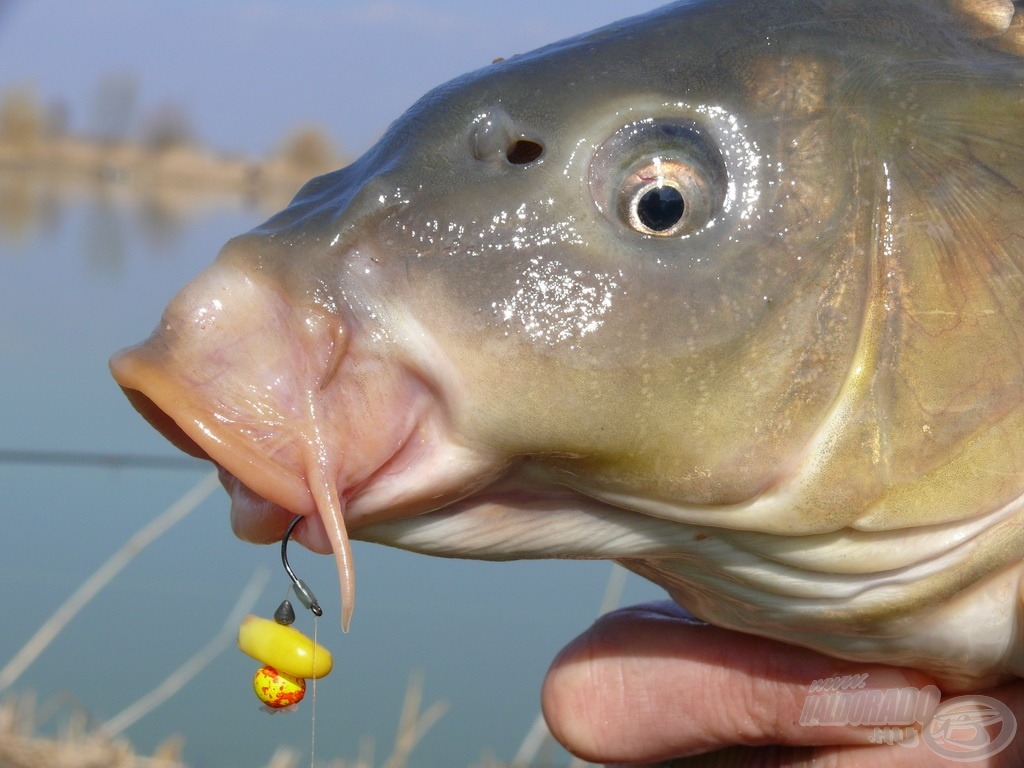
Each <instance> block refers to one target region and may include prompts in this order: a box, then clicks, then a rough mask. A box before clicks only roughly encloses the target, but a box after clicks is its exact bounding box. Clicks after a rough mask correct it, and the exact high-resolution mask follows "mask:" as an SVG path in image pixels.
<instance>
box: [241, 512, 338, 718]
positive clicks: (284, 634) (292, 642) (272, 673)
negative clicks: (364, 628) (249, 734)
mask: <svg viewBox="0 0 1024 768" xmlns="http://www.w3.org/2000/svg"><path fill="white" fill-rule="evenodd" d="M300 520H302V515H297V516H296V517H295V518H294V519H293V520H292V521H291V523H289V525H288V530H286V531H285V534H284V538H283V539H281V562H282V563H283V564H284V570H285V572H287V574H288V578H289V579H291V581H292V584H291V589H292V590H293V591H294V592H295V596H296V597H297V598H298V600H299V602H300V603H302V605H303V606H304V607H305V608H308V609H309V610H310V612H311V613H312V614H313V616H314V619H313V636H314V637H315V636H316V618H315V617H318V616H322V615H323V609H322V608H320V604H319V603H318V602H317V600H316V596H315V595H314V594H313V592H312V590H310V588H309V587H308V586H307V585H306V582H304V581H303V580H302V579H300V578H299V577H298V576H296V575H295V571H293V570H292V567H291V565H289V563H288V539H290V538H291V535H292V531H293V530H294V529H295V526H296V525H298V524H299V521H300ZM294 621H295V609H294V608H292V604H291V602H290V601H288V600H284V601H282V602H281V605H279V606H278V608H277V610H276V611H274V618H273V620H271V619H263V618H260V617H259V616H253V615H252V614H249V615H248V616H246V617H245V619H243V620H242V624H241V626H239V628H238V647H239V648H240V649H241V650H242V651H243V652H244V653H247V654H248V655H250V656H252V657H253V658H254V659H256V661H259V662H261V663H262V664H263V665H264V666H262V667H261V668H260V669H259V670H257V672H256V676H255V677H254V678H253V681H252V686H253V690H254V691H255V692H256V697H257V698H258V699H259V700H260V701H262V702H263V703H264V704H266V705H267V706H268V707H270V708H271V709H275V710H277V709H284V708H286V707H291V706H293V705H295V704H298V703H299V702H300V701H302V697H303V696H305V695H306V678H310V679H313V680H316V679H317V678H321V677H324V676H325V675H327V674H328V673H329V672H330V671H331V667H332V666H333V664H334V661H333V660H332V659H331V652H330V651H328V650H327V649H326V648H324V647H323V646H322V645H319V644H318V643H317V642H316V640H313V639H310V638H309V637H307V636H306V635H304V634H302V632H300V631H299V630H297V629H295V628H294V627H293V626H292V623H293V622H294Z"/></svg>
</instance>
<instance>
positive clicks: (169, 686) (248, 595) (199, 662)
mask: <svg viewBox="0 0 1024 768" xmlns="http://www.w3.org/2000/svg"><path fill="white" fill-rule="evenodd" d="M269 580H270V572H269V571H268V570H267V569H266V568H260V569H259V570H257V571H256V572H255V573H254V574H253V575H252V577H251V578H250V579H249V582H248V583H247V584H246V585H245V589H243V590H242V594H241V595H239V596H238V600H237V601H236V602H235V605H234V607H233V608H232V609H231V611H230V613H229V614H228V617H227V619H225V621H224V625H223V626H222V627H221V629H220V632H218V633H217V634H216V635H215V636H214V637H213V638H212V639H211V640H210V641H209V642H208V643H206V645H204V646H203V647H202V648H200V649H199V650H198V651H197V652H196V653H195V655H193V656H192V657H191V658H190V659H188V661H186V662H185V663H184V664H182V665H181V666H180V667H178V668H177V669H176V670H174V671H173V672H172V673H171V674H170V675H168V676H167V677H166V678H165V679H164V680H163V682H161V683H160V684H159V685H158V686H157V687H156V688H154V689H153V690H152V691H150V692H149V693H147V694H146V695H145V696H142V697H141V698H140V699H139V700H138V701H136V702H135V703H134V704H131V705H130V706H128V707H125V708H124V709H123V710H121V712H119V713H118V714H116V715H114V716H113V717H112V718H110V719H109V720H107V722H105V723H104V724H103V725H102V726H100V729H101V730H102V731H103V732H104V733H106V734H107V736H116V735H117V734H119V733H121V732H122V731H124V730H125V729H126V728H128V727H129V726H131V725H133V724H134V723H135V722H137V721H138V720H140V719H141V718H143V717H145V716H146V715H148V714H149V713H150V712H152V711H153V710H154V709H156V708H157V707H159V706H160V705H161V704H163V703H164V702H165V701H167V700H168V699H169V698H171V697H172V696H173V695H174V694H176V693H177V692H178V691H180V690H181V689H182V688H184V687H185V685H186V684H187V683H188V681H189V680H191V679H192V678H194V677H195V676H196V675H198V674H199V673H200V672H201V671H202V670H203V669H204V668H205V667H206V666H207V665H208V664H209V663H210V662H211V661H213V660H214V659H215V658H216V657H217V656H218V655H220V654H221V653H222V652H223V651H224V649H225V648H227V647H228V645H230V644H231V641H232V640H233V639H234V638H235V636H236V634H237V632H238V625H239V624H241V623H242V619H243V618H245V614H247V613H248V612H249V611H251V610H252V607H253V606H254V605H255V604H256V601H257V600H259V597H260V595H261V594H262V593H263V590H264V589H265V588H266V586H267V582H268V581H269Z"/></svg>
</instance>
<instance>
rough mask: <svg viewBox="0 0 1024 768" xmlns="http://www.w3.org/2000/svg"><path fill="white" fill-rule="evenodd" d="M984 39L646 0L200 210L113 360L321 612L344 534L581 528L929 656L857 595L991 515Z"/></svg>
mask: <svg viewBox="0 0 1024 768" xmlns="http://www.w3.org/2000/svg"><path fill="white" fill-rule="evenodd" d="M1008 5H1009V8H1010V14H1009V17H1008V20H1007V21H1006V23H1005V24H1002V27H1000V28H999V29H998V30H996V32H999V33H1000V34H1002V33H1006V34H1009V32H1007V31H1006V30H1007V29H1008V28H1019V27H1020V24H1019V21H1020V20H1019V19H1017V20H1015V21H1014V22H1013V24H1016V27H1013V25H1012V24H1010V22H1009V19H1012V18H1013V7H1012V4H1008ZM959 6H963V7H968V6H970V3H960V4H959ZM959 6H958V7H959ZM1019 13H1020V12H1019V11H1018V15H1019ZM1007 25H1010V27H1008V26H1007ZM996 26H997V27H998V26H999V22H997V23H996ZM1011 31H1012V29H1011ZM1014 34H1015V33H1014ZM1015 39H1016V38H1013V39H1010V38H1001V37H999V36H998V35H997V34H996V33H995V32H993V30H992V29H987V31H978V30H977V29H975V28H973V27H971V25H969V24H967V23H965V22H964V20H963V19H962V18H960V17H958V16H956V15H955V14H954V13H953V12H952V11H950V10H948V9H947V8H946V7H945V6H943V5H942V4H940V3H931V2H923V1H922V2H919V3H904V4H899V5H893V4H889V3H874V2H852V1H851V2H838V3H835V4H833V5H830V6H827V7H826V6H823V5H822V4H819V3H816V2H806V3H805V2H797V3H787V4H785V5H784V6H781V5H768V6H766V5H765V4H763V3H752V2H722V3H715V4H711V3H682V4H677V5H673V6H669V7H667V8H665V9H662V10H660V11H657V12H655V13H652V14H648V15H646V16H642V17H638V18H636V19H632V20H627V21H625V22H622V23H620V24H617V25H613V26H610V27H607V28H604V29H602V30H598V31H596V32H593V33H591V34H588V35H583V36H580V37H578V38H574V39H571V40H567V41H564V42H562V43H558V44H555V45H552V46H549V47H547V48H543V49H540V50H539V51H536V52H534V53H530V54H526V55H523V56H516V57H514V58H512V59H510V60H507V61H501V62H498V63H495V64H493V65H492V66H489V67H487V68H485V69H483V70H480V71H479V72H475V73H472V74H470V75H467V76H465V77H463V78H461V79H458V80H455V81H453V82H451V83H448V84H446V85H444V86H441V87H440V88H438V89H436V90H434V91H432V92H431V93H429V94H427V95H426V96H425V97H424V98H423V99H421V100H420V101H419V102H418V103H417V104H416V105H414V106H413V107H412V108H411V109H410V110H409V111H408V112H407V113H406V114H405V115H404V116H403V117H402V118H400V119H399V120H398V121H397V122H396V123H394V124H393V125H392V126H391V128H390V129H389V131H388V132H387V133H386V134H385V136H384V137H383V138H382V139H381V140H380V141H379V142H378V144H377V145H376V146H375V147H374V148H372V149H371V150H370V151H369V152H368V153H367V154H366V155H365V156H363V157H362V158H360V159H359V160H358V161H356V162H354V163H353V164H352V165H350V166H348V167H347V168H344V169H342V170H340V171H337V172H335V173H331V174H328V175H326V176H323V177H320V178H317V179H314V180H313V181H311V182H309V183H308V184H307V185H306V186H305V187H304V188H303V189H302V190H301V191H300V192H299V193H298V195H297V196H296V198H295V200H294V201H293V203H292V204H291V205H290V206H289V207H288V208H287V209H286V210H284V211H283V212H281V213H280V214H278V215H276V216H274V217H273V218H271V219H270V220H269V221H267V222H266V223H265V224H263V225H262V226H260V227H257V228H256V229H255V230H253V231H252V232H249V233H247V234H245V235H242V236H241V237H238V238H236V239H234V240H232V241H231V242H230V243H228V245H227V246H226V247H225V248H224V249H223V251H222V252H221V254H220V255H219V256H218V258H217V260H216V262H215V263H214V264H213V265H212V266H211V267H210V268H209V269H208V270H207V271H206V272H204V273H203V274H202V275H200V276H199V277H198V278H197V279H196V280H195V281H194V282H192V283H190V284H189V285H187V286H186V287H185V288H184V289H183V290H182V291H181V292H180V293H179V294H178V295H177V297H176V298H175V299H174V300H173V301H172V302H171V304H170V306H169V307H168V308H167V310H166V311H165V313H164V316H163V319H162V320H161V322H160V324H159V326H158V327H157V329H156V331H155V332H154V334H153V335H152V336H151V337H150V338H149V339H148V340H147V341H145V342H143V343H142V344H140V345H139V346H137V347H133V348H131V349H129V350H126V351H123V352H121V353H119V354H118V355H117V356H116V357H115V358H114V360H113V362H112V367H113V371H114V375H115V377H116V378H117V380H118V382H119V383H120V384H121V386H122V387H123V388H124V390H125V392H126V393H127V394H128V397H129V398H130V400H131V401H132V403H133V404H134V405H135V406H136V407H137V408H138V409H139V410H140V411H141V412H142V413H143V415H145V416H146V418H148V419H149V420H150V421H151V422H152V423H153V424H154V426H156V427H157V428H158V429H160V430H161V431H162V432H163V433H164V434H165V435H166V436H167V437H168V438H169V439H170V440H171V441H172V442H174V443H175V444H176V445H178V446H179V447H180V448H182V449H183V450H185V451H187V452H189V453H192V454H193V455H197V456H202V457H205V458H209V459H211V460H213V461H214V462H216V464H217V465H218V466H219V467H220V468H221V473H222V480H223V482H224V485H225V487H226V488H227V489H228V491H229V493H230V494H231V497H232V524H233V526H234V529H235V531H236V532H237V533H238V534H239V535H240V536H241V537H243V538H245V539H249V540H253V541H272V540H275V539H277V538H279V537H280V536H281V534H282V532H283V530H284V528H285V526H286V524H287V522H288V519H289V518H290V517H291V516H292V515H294V514H300V515H303V516H306V518H307V521H308V522H307V524H304V525H303V526H300V529H299V533H298V537H299V539H300V540H301V541H303V542H304V543H305V544H306V545H308V546H309V547H311V548H313V549H315V550H317V551H324V552H326V551H333V552H334V554H335V556H336V557H337V559H338V567H339V573H340V574H341V581H342V590H343V594H344V606H345V618H344V623H345V624H346V625H347V622H348V617H349V616H350V615H351V610H352V583H353V582H352V570H351V568H352V566H351V555H350V552H349V546H348V537H349V535H350V534H351V535H353V536H355V537H359V538H365V539H371V540H376V541H382V542H384V543H389V544H394V545H398V546H403V547H408V548H412V549H417V550H421V551H425V552H431V553H434V554H442V555H449V556H462V557H480V558H496V559H497V558H516V557H548V556H552V557H614V558H618V559H620V560H621V561H622V562H624V563H625V564H626V565H627V566H628V567H630V568H632V569H633V570H636V571H637V572H640V573H642V574H644V575H647V576H649V577H651V578H652V579H654V580H656V581H659V582H660V583H662V584H664V585H666V586H667V587H668V588H669V589H670V591H671V593H672V594H673V596H675V597H676V598H677V599H679V600H680V601H681V602H683V603H684V604H685V605H686V606H687V607H689V608H690V609H691V610H693V611H694V612H695V613H697V614H698V615H700V616H702V617H704V618H708V619H710V620H711V621H714V622H716V623H721V624H724V625H727V626H733V627H737V628H741V629H744V630H747V631H754V632H760V633H763V634H770V635H772V636H777V637H783V638H785V639H790V640H793V641H795V642H800V643H804V644H807V645H810V646H813V647H819V648H823V649H825V650H827V651H829V652H834V653H840V654H845V655H850V656H858V654H859V655H861V656H864V655H868V656H869V655H871V654H872V653H874V654H875V655H876V656H877V655H883V656H885V655H887V654H888V656H887V658H890V659H891V660H894V661H897V662H901V661H903V662H914V661H917V662H922V659H923V662H922V663H925V664H927V663H933V666H934V665H935V664H938V665H940V666H941V664H942V663H944V662H939V661H935V660H934V659H933V658H932V656H929V655H928V654H930V653H932V651H927V652H924V655H923V656H922V655H921V654H919V655H918V656H915V655H914V653H915V652H916V651H914V650H913V649H912V648H910V646H912V645H913V643H910V642H907V643H904V642H903V640H902V639H900V638H902V637H903V636H899V637H898V638H897V639H895V640H893V639H892V638H893V637H894V636H896V635H898V633H895V634H894V631H892V630H891V622H892V621H893V620H894V617H898V616H899V615H902V614H904V613H906V612H908V611H909V612H913V611H921V610H926V612H927V611H930V610H932V609H933V608H934V607H935V606H938V605H939V604H941V603H949V604H952V603H950V601H953V602H955V600H954V599H953V598H955V597H956V596H957V595H959V594H961V593H962V592H963V590H964V588H965V585H968V584H973V583H975V582H980V581H981V580H983V579H985V578H988V577H989V576H991V575H992V574H994V573H996V572H998V571H999V569H1001V568H1003V567H1004V565H1005V564H1006V563H1007V562H1011V561H1012V560H1013V557H1014V553H1017V554H1016V558H1017V560H1019V559H1020V554H1019V553H1020V552H1021V541H1022V539H1021V536H1022V534H1021V533H1020V532H1019V531H1024V526H1013V525H1012V524H1013V523H1014V522H1015V519H1016V515H1017V513H1018V511H1019V509H1018V508H1019V507H1020V503H1019V502H1018V501H1017V500H1018V499H1019V498H1020V497H1021V494H1022V493H1024V472H1022V471H1021V467H1024V440H1021V439H1020V435H1021V434H1024V431H1022V430H1024V409H1022V407H1021V403H1022V392H1024V359H1022V357H1021V355H1020V344H1019V338H1020V337H1021V335H1022V334H1024V301H1022V299H1021V298H1020V297H1021V296H1022V295H1024V294H1022V293H1021V291H1020V286H1021V285H1022V284H1024V278H1022V275H1024V272H1022V269H1021V267H1022V264H1024V225H1022V220H1024V198H1022V191H1021V190H1022V189H1024V149H1022V140H1021V132H1020V126H1021V125H1022V124H1024V107H1022V101H1021V99H1020V84H1021V82H1022V69H1024V68H1022V64H1021V60H1020V53H1019V51H1016V50H1013V45H1015V43H1014V42H1013V41H1014V40H1015ZM966 84H969V85H966ZM1015 505H1016V506H1015ZM936 610H937V609H936ZM928 615H929V616H931V615H932V614H930V613H929V614H928ZM935 615H938V614H935ZM943 615H945V614H943ZM887 622H889V623H887ZM869 635H870V636H872V637H882V636H885V637H888V638H889V640H883V641H879V642H877V643H875V644H874V645H871V643H865V642H863V636H869ZM925 644H926V645H927V643H925ZM865 649H867V650H865ZM936 653H938V652H936ZM933 655H934V654H933ZM986 669H987V668H986Z"/></svg>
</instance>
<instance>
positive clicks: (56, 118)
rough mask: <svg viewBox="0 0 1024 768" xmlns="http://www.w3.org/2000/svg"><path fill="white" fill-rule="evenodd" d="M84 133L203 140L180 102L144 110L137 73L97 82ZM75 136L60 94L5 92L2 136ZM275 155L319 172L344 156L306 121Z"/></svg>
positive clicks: (26, 139)
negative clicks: (45, 96)
mask: <svg viewBox="0 0 1024 768" xmlns="http://www.w3.org/2000/svg"><path fill="white" fill-rule="evenodd" d="M88 122H89V126H88V129H87V130H86V131H85V132H84V136H83V138H86V139H89V140H92V141H95V142H98V143H101V144H119V143H126V142H137V143H139V144H141V145H142V146H143V147H145V148H147V149H149V150H152V151H154V152H165V151H168V150H171V149H175V148H178V147H188V146H198V145H199V144H200V142H199V140H198V138H197V133H196V131H195V128H194V127H193V123H192V119H191V117H190V116H189V114H188V112H187V110H186V109H185V108H184V107H182V106H181V105H179V104H173V103H167V104H163V105H160V106H158V107H156V108H155V109H153V110H152V111H150V112H148V113H145V114H140V108H139V89H138V84H137V83H136V80H135V78H134V77H133V76H131V75H127V74H117V75H109V76H107V77H104V78H103V79H102V80H100V82H99V83H98V84H97V87H96V91H95V94H94V96H93V99H92V103H91V106H90V109H89V121H88ZM68 136H69V110H68V107H67V105H66V104H65V103H64V102H62V101H59V100H54V101H50V102H44V101H43V99H42V98H41V97H40V96H39V94H38V92H37V91H36V89H35V88H33V87H32V86H26V85H21V86H15V87H12V88H10V89H8V90H7V91H6V92H4V93H0V141H2V142H6V143H11V144H22V145H24V144H32V143H37V142H45V141H56V140H60V139H62V138H66V137H68ZM274 155H275V156H276V157H277V158H279V159H280V160H282V161H284V162H285V163H288V164H289V165H292V166H294V167H295V168H296V169H309V170H310V171H311V172H318V171H321V170H323V169H326V168H329V167H332V166H334V165H337V164H338V163H340V162H341V158H340V157H339V155H338V153H337V151H336V149H335V147H334V144H333V142H332V141H331V139H330V137H329V136H328V134H327V132H326V131H325V130H324V129H323V128H322V127H319V126H315V125H306V126H302V127H299V128H297V129H295V130H293V131H292V132H290V133H289V134H288V135H287V136H286V137H285V138H284V139H283V140H282V141H281V143H280V145H279V147H278V149H277V151H276V152H275V153H274Z"/></svg>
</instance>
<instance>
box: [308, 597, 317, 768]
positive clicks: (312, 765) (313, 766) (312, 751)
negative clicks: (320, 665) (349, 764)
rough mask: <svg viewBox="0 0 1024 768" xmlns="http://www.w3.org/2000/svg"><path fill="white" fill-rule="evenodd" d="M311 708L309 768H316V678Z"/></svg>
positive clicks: (314, 616) (314, 630)
mask: <svg viewBox="0 0 1024 768" xmlns="http://www.w3.org/2000/svg"><path fill="white" fill-rule="evenodd" d="M317 618H318V617H317V616H316V614H314V615H313V668H314V669H315V668H316V631H317V623H318V622H317ZM312 696H313V706H312V707H310V717H309V720H310V726H309V768H316V678H315V677H314V678H313V693H312Z"/></svg>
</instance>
